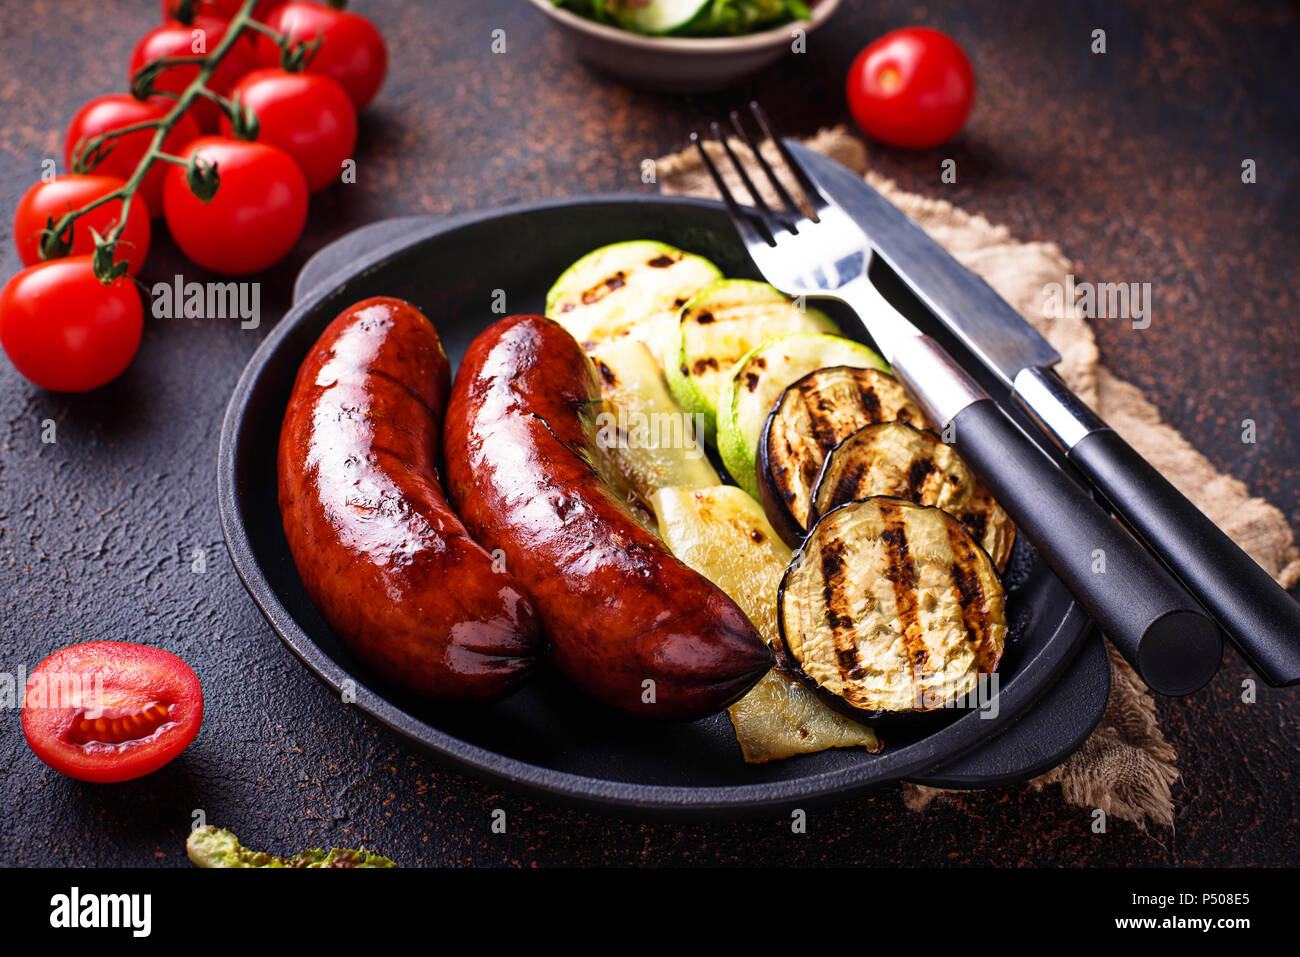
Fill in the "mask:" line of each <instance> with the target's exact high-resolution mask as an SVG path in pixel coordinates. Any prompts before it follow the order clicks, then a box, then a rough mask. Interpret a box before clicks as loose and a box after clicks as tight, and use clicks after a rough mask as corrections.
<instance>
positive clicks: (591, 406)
mask: <svg viewBox="0 0 1300 957" xmlns="http://www.w3.org/2000/svg"><path fill="white" fill-rule="evenodd" d="M598 396H599V391H598V389H597V385H596V380H595V373H594V371H593V369H592V367H591V363H590V361H589V360H588V359H587V357H586V355H585V354H584V353H583V351H582V349H581V348H580V347H579V346H578V344H577V342H575V341H574V339H573V337H572V336H570V335H569V334H568V333H567V332H566V331H565V330H564V329H563V328H562V327H561V326H559V325H558V324H557V323H555V322H552V321H551V320H550V319H543V318H542V317H540V316H513V317H510V318H507V319H503V320H501V321H500V322H497V323H496V324H495V325H493V326H490V327H489V328H488V329H487V330H486V331H485V332H484V333H483V334H482V335H480V336H479V337H478V338H477V339H475V340H474V342H473V344H472V345H471V346H470V348H469V352H468V354H467V355H466V356H465V361H464V362H463V363H462V364H461V367H460V370H459V372H458V373H457V375H456V382H455V385H454V386H453V387H452V394H451V402H450V403H449V405H448V408H447V428H446V430H445V431H444V434H443V447H444V450H445V456H444V457H445V459H446V462H447V489H448V493H449V494H450V495H451V498H452V501H453V502H454V503H455V505H456V507H457V510H458V511H459V512H460V514H461V517H462V518H463V519H464V520H465V524H466V525H467V526H468V527H469V529H470V531H471V532H473V534H474V535H475V537H476V538H478V540H479V541H481V542H483V543H484V544H485V545H486V546H487V547H488V548H493V549H500V550H502V551H503V552H504V553H505V558H506V563H507V566H508V567H509V569H510V571H511V573H512V574H514V575H515V577H516V578H518V579H519V581H520V583H521V584H522V585H523V586H524V588H525V589H526V590H527V591H528V593H529V594H530V595H531V596H532V598H533V601H534V602H535V604H536V605H537V610H538V613H539V614H540V615H541V618H542V623H543V625H544V626H545V628H546V632H547V634H548V636H549V637H550V641H551V652H552V657H553V659H554V661H555V663H556V665H557V666H558V667H559V669H560V670H561V671H562V672H563V673H564V674H566V675H568V677H569V678H571V679H572V680H573V681H574V682H576V683H577V684H578V685H579V686H580V687H582V688H583V689H585V690H586V691H587V692H588V693H590V694H591V695H593V696H595V697H596V698H598V699H600V700H601V701H603V702H605V703H606V704H608V705H611V706H613V707H615V708H618V709H620V710H622V711H626V712H629V713H631V714H634V715H638V716H641V717H658V718H697V717H701V716H703V715H707V714H712V713H713V712H715V711H718V710H720V709H721V708H724V707H726V706H727V705H728V704H730V703H731V702H732V701H734V700H736V699H737V698H738V697H740V695H742V694H743V693H744V692H745V691H746V690H748V689H749V688H750V686H752V685H753V684H754V682H755V681H757V680H758V679H759V678H760V677H761V676H762V675H763V673H764V672H766V671H767V670H768V668H769V667H770V666H771V656H770V653H769V652H768V650H767V648H766V646H765V645H764V643H763V642H762V640H761V639H760V638H759V636H758V635H757V633H755V631H754V628H753V626H752V625H751V624H750V622H749V620H748V619H747V618H746V617H745V615H744V613H743V612H742V611H741V610H740V609H739V608H738V607H737V606H736V605H735V603H734V602H732V600H731V599H730V598H728V597H727V596H726V595H725V594H724V593H723V592H722V591H721V590H719V589H718V588H716V587H715V586H714V585H713V584H712V583H711V582H709V581H708V580H707V579H706V578H704V577H702V576H700V575H698V574H697V573H696V572H694V571H692V570H691V569H690V568H688V567H687V566H686V565H684V564H682V563H681V562H680V561H678V560H677V559H676V558H674V557H673V555H672V554H671V553H670V552H669V551H668V550H667V549H666V548H665V547H664V546H663V544H662V543H661V542H660V541H659V540H658V539H657V538H655V536H654V535H652V534H650V532H648V531H646V529H644V528H643V527H641V526H640V525H639V524H637V522H636V521H635V520H634V519H633V518H632V517H631V515H630V514H629V513H628V511H627V510H626V508H625V507H624V505H623V504H622V503H621V502H620V501H619V500H618V498H617V497H616V496H615V495H613V494H612V493H611V492H610V490H609V488H608V487H607V486H606V485H605V482H604V480H603V479H602V478H601V476H600V475H599V474H598V473H597V472H596V470H595V469H594V468H593V466H592V465H591V462H592V461H593V458H592V450H593V445H592V442H593V437H592V436H593V425H594V419H595V414H596V413H597V412H598V411H599V407H598V405H597V404H596V403H597V401H598Z"/></svg>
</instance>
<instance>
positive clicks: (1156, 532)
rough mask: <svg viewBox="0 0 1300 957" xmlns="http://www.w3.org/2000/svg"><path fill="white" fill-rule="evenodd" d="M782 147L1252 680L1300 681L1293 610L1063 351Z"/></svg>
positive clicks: (897, 220)
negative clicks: (1081, 391)
mask: <svg viewBox="0 0 1300 957" xmlns="http://www.w3.org/2000/svg"><path fill="white" fill-rule="evenodd" d="M784 142H785V145H786V146H787V147H788V148H789V149H790V151H791V152H792V153H793V154H794V155H795V157H796V158H797V159H798V160H799V162H801V163H802V164H804V167H805V169H806V170H807V171H808V173H809V174H810V176H811V177H812V179H813V180H814V181H815V182H816V183H817V185H818V186H820V187H821V188H822V189H823V190H824V191H825V192H826V193H827V194H829V195H830V196H831V197H832V198H833V199H834V200H835V201H836V202H838V203H839V204H840V205H841V206H842V207H843V208H844V210H845V212H846V213H847V214H848V215H849V216H850V217H851V218H852V219H853V220H854V221H855V222H856V223H857V224H858V225H859V226H860V227H861V228H862V229H863V231H864V232H866V233H867V235H868V236H870V237H871V242H872V246H873V248H874V249H875V251H876V253H877V254H878V255H879V256H880V258H881V259H882V260H883V261H884V262H885V263H886V264H887V265H888V266H889V267H890V268H891V269H892V270H893V272H894V273H895V274H896V275H897V276H898V278H899V279H901V280H902V282H903V283H904V284H906V286H907V287H908V288H909V289H910V290H911V291H912V293H913V294H915V295H916V297H917V298H918V299H919V300H920V301H921V303H922V304H923V305H925V307H926V308H927V309H928V310H929V311H930V312H931V313H932V314H933V315H934V316H935V318H936V319H938V320H939V321H940V322H941V323H943V325H944V326H946V327H947V328H948V329H949V330H950V331H951V332H952V333H953V334H954V335H956V337H957V338H958V339H959V340H960V341H961V342H962V344H963V345H964V346H965V347H966V348H967V349H968V350H969V351H970V352H971V353H972V354H973V355H974V356H975V357H976V358H977V359H978V360H979V362H980V363H981V364H982V365H983V366H984V367H985V368H987V369H988V370H989V371H990V372H992V373H993V374H994V375H996V376H997V378H998V379H999V380H1001V382H1002V383H1003V384H1004V385H1006V386H1007V388H1008V389H1009V390H1010V394H1011V397H1012V399H1014V400H1015V402H1016V403H1017V404H1018V405H1020V406H1021V407H1022V408H1023V409H1024V410H1025V412H1026V413H1028V415H1029V417H1030V419H1031V420H1032V421H1033V422H1034V423H1035V424H1036V425H1037V426H1038V427H1039V428H1040V429H1041V430H1042V431H1043V433H1045V434H1046V435H1047V436H1049V437H1050V438H1051V440H1052V441H1053V442H1054V443H1055V444H1056V445H1057V446H1058V447H1059V448H1060V449H1061V451H1062V452H1063V453H1064V454H1065V457H1066V459H1067V460H1068V461H1069V462H1070V463H1071V464H1072V465H1074V466H1075V468H1076V469H1077V470H1078V471H1079V472H1080V473H1082V474H1083V475H1084V476H1085V477H1086V478H1087V479H1088V481H1089V482H1090V483H1091V484H1092V486H1093V487H1094V488H1095V489H1096V490H1097V491H1098V492H1100V493H1101V495H1102V497H1103V498H1105V500H1106V501H1107V503H1108V504H1109V505H1110V507H1111V509H1112V510H1113V511H1114V512H1115V513H1116V514H1117V515H1118V516H1119V517H1120V518H1121V519H1122V520H1123V521H1124V523H1125V524H1126V525H1128V526H1129V527H1130V528H1131V529H1132V530H1133V531H1134V532H1135V533H1136V535H1137V536H1138V538H1139V539H1141V541H1142V542H1143V543H1144V544H1145V545H1146V547H1147V548H1148V549H1149V550H1150V551H1151V552H1153V553H1154V554H1155V555H1156V556H1157V557H1159V558H1160V559H1161V561H1163V562H1164V564H1165V565H1166V566H1167V567H1168V568H1169V569H1170V570H1171V571H1172V572H1173V573H1174V574H1175V575H1176V576H1177V577H1178V578H1179V579H1180V580H1181V581H1182V583H1183V584H1184V585H1185V586H1186V587H1187V589H1188V590H1189V591H1190V592H1191V593H1192V594H1193V595H1195V596H1196V597H1197V599H1199V600H1200V602H1201V603H1202V604H1203V605H1204V606H1205V607H1206V608H1207V609H1208V610H1209V611H1210V613H1211V614H1212V615H1213V616H1214V617H1215V619H1216V620H1217V621H1218V624H1219V627H1220V628H1222V629H1223V631H1224V633H1225V634H1226V635H1227V636H1228V638H1229V639H1230V640H1231V641H1232V643H1233V644H1234V645H1236V646H1237V648H1238V649H1239V650H1240V651H1241V653H1242V654H1243V655H1245V657H1246V659H1247V660H1248V661H1249V662H1250V664H1251V666H1252V667H1253V668H1254V669H1255V671H1257V672H1258V673H1259V674H1260V675H1261V676H1262V677H1263V678H1264V679H1265V680H1266V681H1267V682H1268V683H1269V684H1271V685H1275V686H1283V685H1294V684H1297V683H1300V604H1298V603H1297V602H1296V601H1295V600H1293V599H1292V598H1291V596H1290V595H1288V594H1287V593H1286V591H1284V590H1283V589H1282V587H1281V586H1280V585H1278V584H1277V583H1276V582H1275V581H1274V580H1273V578H1272V576H1270V575H1269V574H1268V573H1267V572H1266V571H1264V569H1262V568H1260V566H1259V565H1258V564H1256V563H1255V561H1254V560H1253V559H1252V558H1251V557H1250V556H1249V555H1247V554H1246V553H1245V552H1244V551H1242V550H1241V548H1240V547H1239V546H1238V545H1237V544H1236V543H1235V542H1233V541H1232V540H1231V539H1230V538H1228V536H1227V535H1225V534H1224V533H1223V532H1222V531H1221V530H1220V529H1219V528H1218V527H1217V526H1216V525H1215V524H1214V523H1213V522H1211V521H1210V520H1209V519H1208V518H1206V517H1205V515H1204V514H1202V513H1201V511H1200V510H1199V509H1198V508H1197V507H1196V506H1195V505H1193V504H1192V503H1191V502H1190V501H1188V500H1187V498H1186V497H1185V496H1184V495H1183V494H1182V493H1181V492H1179V491H1178V490H1177V489H1176V488H1174V486H1173V485H1172V484H1170V482H1169V481H1168V480H1167V479H1166V478H1165V477H1164V476H1162V475H1161V474H1160V473H1159V472H1157V471H1156V470H1155V469H1154V468H1153V467H1152V466H1151V465H1150V463H1148V462H1147V461H1146V460H1145V459H1143V458H1142V457H1141V456H1140V455H1138V453H1137V452H1136V451H1134V450H1133V448H1132V447H1131V446H1130V445H1129V444H1128V443H1127V442H1125V441H1124V440H1123V439H1122V438H1120V436H1119V434H1118V433H1117V432H1115V430H1114V429H1112V428H1111V427H1110V426H1108V425H1107V424H1106V423H1105V422H1104V421H1103V420H1102V419H1101V417H1100V416H1098V415H1097V414H1096V413H1095V412H1093V411H1092V409H1090V408H1089V407H1088V406H1087V405H1086V404H1085V403H1084V402H1083V400H1082V399H1080V398H1079V397H1078V396H1077V395H1075V394H1074V393H1073V392H1071V391H1070V389H1069V387H1068V386H1066V384H1065V382H1064V381H1063V380H1062V379H1061V377H1060V376H1059V375H1058V374H1057V373H1056V371H1055V370H1054V369H1053V368H1052V366H1054V365H1055V364H1056V363H1057V362H1059V361H1060V359H1061V356H1060V354H1059V353H1058V352H1057V351H1056V350H1055V349H1054V348H1053V347H1052V345H1051V344H1050V343H1049V342H1048V341H1047V340H1046V339H1044V338H1043V337H1042V335H1040V334H1039V332H1038V331H1037V330H1036V329H1034V327H1033V326H1031V325H1030V324H1029V323H1028V322H1026V321H1025V320H1024V319H1023V318H1021V316H1020V314H1019V313H1017V312H1016V311H1015V310H1014V309H1013V308H1012V307H1011V306H1010V304H1008V303H1007V302H1006V300H1004V299H1003V298H1002V297H1001V296H999V295H998V294H997V293H996V292H995V291H994V290H993V288H992V287H991V286H989V285H988V283H986V282H985V281H984V280H983V279H981V278H980V277H979V276H977V275H975V273H973V272H971V271H970V270H969V269H967V268H966V267H965V266H963V265H962V264H961V263H959V262H957V260H956V259H954V258H953V257H952V256H951V255H950V254H949V253H948V252H947V250H945V249H944V248H943V247H942V246H940V245H939V244H938V243H936V242H935V241H934V240H933V239H931V238H930V237H929V236H928V235H927V234H926V233H925V231H924V230H922V229H921V228H920V227H919V226H917V225H916V223H914V222H912V220H910V219H908V218H907V216H906V215H905V214H904V213H903V212H902V211H901V210H899V209H898V208H897V207H896V206H894V205H893V204H892V203H890V202H889V201H888V200H886V199H885V198H884V197H883V196H881V195H880V194H879V193H878V192H876V191H875V190H874V189H872V188H871V187H870V186H868V185H867V184H866V183H865V182H864V181H863V180H862V179H861V177H859V176H857V175H856V174H854V173H853V172H852V171H850V170H848V169H846V168H845V167H843V166H841V165H840V164H838V163H836V162H835V161H834V160H830V159H827V158H826V157H824V156H822V155H821V154H819V153H814V152H813V151H812V150H809V149H808V148H806V147H804V146H802V145H800V144H799V143H798V142H796V141H794V140H785V141H784Z"/></svg>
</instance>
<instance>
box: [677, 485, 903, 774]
mask: <svg viewBox="0 0 1300 957" xmlns="http://www.w3.org/2000/svg"><path fill="white" fill-rule="evenodd" d="M652 504H653V506H654V509H655V512H656V514H657V515H658V517H659V536H660V537H661V538H662V539H663V540H664V542H665V544H667V545H668V547H669V548H670V549H671V550H672V552H673V554H674V555H676V556H677V557H678V558H680V559H681V560H682V561H684V562H685V563H686V564H687V565H690V566H691V567H692V568H694V569H695V570H696V571H697V572H699V573H700V574H701V575H703V576H704V577H705V578H707V579H709V580H710V581H711V582H713V583H714V584H715V585H717V586H718V587H719V588H721V589H722V590H723V591H725V592H726V593H727V594H728V595H730V596H731V599H732V600H733V601H735V603H736V604H737V605H739V606H740V608H741V610H742V611H744V612H745V614H746V615H748V616H749V618H750V620H751V621H752V622H753V623H754V627H755V628H757V629H758V632H759V634H761V635H762V636H763V638H764V639H765V640H766V641H767V642H768V644H769V645H771V646H772V647H773V649H774V650H775V649H777V648H780V647H781V642H780V635H779V633H778V630H777V624H776V591H777V585H778V583H779V582H780V580H781V575H782V573H783V572H784V571H785V569H786V566H787V565H788V564H789V562H790V549H789V548H787V547H786V546H785V544H784V543H783V542H782V541H781V540H780V539H779V538H778V537H777V535H776V532H775V531H773V529H772V526H771V525H769V524H768V522H767V518H766V517H765V516H764V515H763V510H762V508H761V507H760V506H759V504H758V503H757V502H755V501H754V500H753V499H752V498H750V497H749V496H748V495H746V494H745V493H744V492H743V491H741V490H740V489H738V488H736V487H735V486H734V485H719V486H717V487H716V488H699V489H680V488H670V489H662V490H660V491H659V492H658V493H656V494H655V496H654V498H653V499H652ZM728 713H729V714H730V715H731V723H732V726H733V727H734V728H735V730H736V740H737V741H739V742H740V750H741V752H742V753H743V754H744V756H745V760H746V761H748V762H749V763H751V764H755V763H761V762H764V761H775V760H777V759H779V758H787V757H790V756H791V755H795V754H810V753H812V752H814V751H823V750H825V749H826V748H847V747H864V748H867V749H869V750H871V751H878V750H879V749H880V742H879V741H878V740H877V738H876V735H875V733H874V732H873V731H872V730H871V728H869V727H867V726H865V725H863V724H859V723H858V722H857V721H854V720H851V719H850V718H848V717H846V716H844V715H842V714H840V713H839V712H837V711H835V710H833V709H832V708H830V707H829V706H828V705H827V704H826V703H825V702H824V701H823V700H822V699H821V697H820V696H819V695H818V694H817V693H816V692H814V691H812V690H811V689H809V688H808V687H806V686H805V685H804V684H802V683H801V682H800V681H799V680H798V679H796V678H794V677H792V676H791V675H789V674H787V673H784V672H782V671H780V670H779V668H778V669H773V670H772V671H769V672H768V673H767V674H766V675H764V676H763V678H762V679H761V680H760V681H759V682H758V684H757V685H755V686H754V687H753V688H752V689H751V690H750V692H749V693H748V694H747V695H745V697H743V698H741V699H740V700H739V701H738V702H736V703H735V704H734V705H732V706H731V707H730V708H729V709H728Z"/></svg>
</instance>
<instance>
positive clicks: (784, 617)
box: [778, 497, 1006, 715]
mask: <svg viewBox="0 0 1300 957" xmlns="http://www.w3.org/2000/svg"><path fill="white" fill-rule="evenodd" d="M1003 603H1004V596H1003V592H1002V586H1001V583H1000V582H999V581H998V578H997V575H996V573H995V572H994V569H993V565H992V562H991V561H990V560H989V557H988V556H987V555H986V554H985V553H984V552H983V550H982V549H980V548H979V547H978V546H977V545H976V544H975V543H974V542H973V541H972V540H971V538H970V535H969V533H967V531H966V530H965V528H964V527H963V526H962V525H961V524H959V523H958V522H957V521H956V520H954V519H953V518H952V517H950V516H948V515H947V514H945V513H944V512H942V511H940V510H939V509H935V508H928V507H923V506H918V505H915V504H913V503H911V502H907V501H904V500H902V499H896V498H888V497H877V498H872V499H868V500H866V501H857V502H852V503H849V504H848V505H844V506H842V507H840V508H837V509H835V510H834V511H832V512H830V513H828V514H827V515H826V516H824V517H823V518H822V519H821V521H819V522H818V523H817V525H816V526H815V527H814V529H813V531H812V532H811V534H810V535H809V537H808V540H807V541H806V542H805V543H804V545H803V547H802V548H801V549H800V550H799V551H798V552H797V553H796V554H795V557H794V561H793V562H792V563H791V565H790V567H789V569H788V570H787V571H786V574H785V577H784V578H783V579H782V583H781V590H780V597H779V609H778V623H779V625H780V630H781V639H782V642H783V643H784V645H785V652H786V654H787V662H788V663H790V664H793V665H795V666H796V667H797V668H798V669H799V670H800V672H801V673H802V675H803V676H804V677H805V679H806V680H807V681H808V682H809V683H810V685H811V686H812V687H814V688H816V689H817V690H818V691H820V692H821V693H822V694H823V695H825V696H827V698H828V700H833V701H834V702H835V703H837V704H838V705H840V706H842V707H846V708H848V709H851V710H852V711H853V712H854V713H858V712H861V713H865V714H868V715H879V714H886V713H895V714H900V713H909V712H915V711H926V710H933V709H935V708H937V707H941V706H942V705H943V704H944V703H945V702H952V701H954V700H956V699H957V698H959V697H961V696H964V695H967V694H970V693H971V692H972V691H974V689H975V684H976V681H977V680H978V676H979V675H980V674H987V673H990V672H992V671H993V670H995V669H996V667H997V664H998V662H999V660H1000V659H1001V657H1002V651H1003V648H1004V645H1005V641H1006V618H1005V614H1004V608H1003Z"/></svg>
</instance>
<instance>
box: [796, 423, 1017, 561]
mask: <svg viewBox="0 0 1300 957" xmlns="http://www.w3.org/2000/svg"><path fill="white" fill-rule="evenodd" d="M900 418H901V417H900ZM875 495H890V496H894V497H896V498H904V499H907V500H908V501H909V502H914V503H916V504H917V505H931V506H934V507H935V508H941V509H943V510H944V511H945V512H947V513H948V514H949V515H951V516H952V517H953V518H955V519H957V521H959V522H961V523H962V524H963V525H965V526H966V530H967V531H968V532H970V533H971V537H972V538H974V539H975V541H977V542H979V544H980V546H981V547H983V549H984V551H986V552H988V553H989V557H990V558H992V559H993V564H994V565H995V566H996V567H997V570H998V571H999V572H1000V571H1002V570H1003V569H1005V568H1006V567H1007V559H1008V558H1009V557H1010V556H1011V545H1012V543H1013V542H1014V541H1015V537H1016V527H1015V525H1013V524H1012V522H1011V519H1010V517H1009V516H1008V515H1007V513H1006V512H1004V511H1003V510H1002V506H1001V505H999V504H998V503H997V502H996V501H995V500H994V499H993V496H991V495H990V494H989V493H988V492H987V491H986V490H985V489H984V487H983V486H982V485H980V483H979V481H978V480H977V479H976V478H975V476H974V475H973V474H972V473H971V470H970V468H968V467H967V465H966V463H965V462H963V461H962V460H961V458H960V456H958V455H957V453H956V451H954V449H953V448H952V446H950V445H945V444H944V443H943V442H941V441H939V437H938V436H936V435H935V434H934V433H933V432H922V431H921V430H919V429H916V428H913V427H912V426H910V425H908V424H906V423H905V422H902V421H899V422H886V423H882V424H880V425H867V426H864V427H863V428H861V429H858V430H857V431H856V432H854V433H853V434H852V435H850V436H848V437H847V438H845V439H844V441H842V442H840V444H839V445H837V446H835V448H834V449H833V450H832V451H831V453H830V455H828V456H827V457H826V461H825V462H824V463H823V464H822V468H821V472H820V474H819V475H818V476H817V480H816V487H815V489H814V491H813V493H812V506H811V508H810V509H809V511H808V521H809V523H812V524H815V523H816V522H817V516H818V515H824V514H826V513H827V512H829V511H830V510H831V509H833V508H836V507H838V506H840V505H843V504H844V503H845V502H852V501H854V500H855V499H862V498H871V497H872V496H875Z"/></svg>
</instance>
